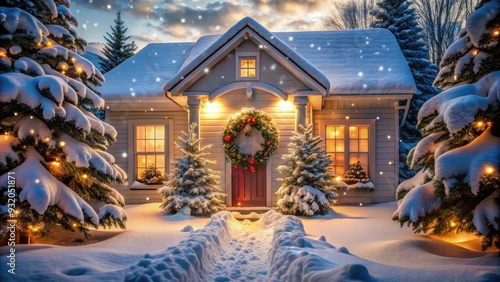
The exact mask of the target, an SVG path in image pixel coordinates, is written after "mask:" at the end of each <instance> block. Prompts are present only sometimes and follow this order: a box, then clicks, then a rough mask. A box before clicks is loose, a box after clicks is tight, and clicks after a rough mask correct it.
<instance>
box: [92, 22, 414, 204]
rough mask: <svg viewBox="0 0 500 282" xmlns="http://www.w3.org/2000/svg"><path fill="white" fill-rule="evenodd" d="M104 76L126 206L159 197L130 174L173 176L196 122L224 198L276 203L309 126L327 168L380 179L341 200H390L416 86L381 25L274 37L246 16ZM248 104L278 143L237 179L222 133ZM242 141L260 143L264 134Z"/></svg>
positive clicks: (156, 48) (156, 47)
mask: <svg viewBox="0 0 500 282" xmlns="http://www.w3.org/2000/svg"><path fill="white" fill-rule="evenodd" d="M105 77H106V82H105V83H104V84H103V85H102V87H101V88H100V89H99V91H100V92H101V94H102V97H103V98H104V99H105V100H106V105H107V107H106V119H107V121H108V122H109V123H110V124H111V125H113V126H114V127H115V128H116V129H117V131H118V141H117V142H116V143H115V144H113V145H112V146H111V147H110V148H109V152H110V153H111V154H113V155H114V156H115V158H116V162H117V164H118V165H119V166H120V167H121V168H123V169H124V170H125V171H127V172H128V176H129V181H128V182H127V183H125V184H123V185H116V187H115V188H117V189H118V190H119V191H120V192H121V193H122V195H124V197H125V200H126V202H127V203H128V204H135V203H144V202H147V201H159V200H160V199H161V196H160V195H159V194H158V192H157V191H156V188H158V186H155V185H144V184H142V183H139V182H138V181H137V179H138V177H139V175H140V173H141V172H142V171H143V170H144V169H145V168H146V166H147V164H148V163H154V164H155V165H156V166H157V167H158V168H159V169H160V170H162V171H165V172H166V173H168V172H169V163H170V162H172V161H173V160H174V159H175V158H177V157H180V156H181V154H180V152H179V150H176V149H175V146H174V141H175V140H176V138H177V136H180V135H181V131H186V130H187V128H188V124H189V123H191V122H196V123H197V124H199V127H198V132H199V135H200V137H201V138H202V142H203V143H204V144H213V147H212V148H211V149H210V150H209V152H210V156H209V157H210V158H211V159H214V160H216V161H217V165H216V166H215V167H213V168H214V169H216V170H219V171H221V173H222V180H221V186H222V188H223V189H224V191H225V192H226V193H227V194H228V197H227V198H226V203H227V205H228V206H237V205H238V206H267V207H272V206H273V205H275V203H276V195H275V193H274V192H275V191H276V190H277V189H278V188H279V186H280V184H279V182H278V181H277V180H276V179H277V178H278V177H280V175H279V173H278V172H277V171H276V168H277V167H278V166H279V165H282V164H284V162H283V160H282V159H281V157H282V155H283V154H286V153H287V144H288V142H289V140H290V137H291V136H292V131H294V130H295V129H296V128H297V125H298V124H305V123H306V122H309V123H313V126H314V132H315V134H318V135H320V136H322V137H323V138H324V145H325V148H326V150H327V152H328V153H329V154H330V155H331V157H332V159H333V161H334V163H333V165H332V169H333V171H334V173H336V174H337V175H338V176H341V175H342V174H343V173H344V172H345V171H346V170H347V169H348V167H349V164H352V163H356V162H357V161H360V163H361V165H362V166H363V168H364V169H365V171H367V172H368V175H369V177H370V179H371V182H372V183H373V184H374V185H375V190H374V191H373V192H371V193H364V194H361V193H350V192H347V194H346V195H342V193H341V195H340V197H339V202H340V203H360V202H363V203H375V202H387V201H393V200H395V188H396V186H397V184H398V169H399V167H398V165H397V164H398V162H399V153H398V151H399V144H398V142H399V141H398V136H399V125H400V122H401V121H400V114H402V113H404V114H403V116H406V113H407V111H408V107H409V101H410V99H411V97H412V95H413V94H414V93H416V87H415V82H414V80H413V77H412V75H411V72H410V69H409V67H408V64H407V62H406V60H405V58H404V56H403V54H402V52H401V50H400V48H399V46H398V44H397V42H396V40H395V38H394V36H393V35H392V34H391V33H390V32H389V31H387V30H385V29H366V30H343V31H308V32H274V33H273V32H270V31H268V30H267V29H266V28H264V27H263V26H262V25H260V24H259V23H257V22H256V21H255V20H253V19H251V18H244V19H242V20H241V21H240V22H238V23H237V24H235V25H234V26H233V27H231V28H230V29H229V30H227V31H226V32H225V33H224V34H221V35H208V36H203V37H201V38H199V39H198V40H197V41H196V42H194V43H193V42H189V43H153V44H149V45H147V46H146V47H144V48H143V49H142V50H140V51H139V52H138V53H137V54H136V55H134V56H133V57H131V58H129V59H128V60H127V61H125V62H124V63H122V64H121V65H119V66H118V67H116V68H115V69H113V70H112V71H110V72H108V73H106V76H105ZM400 105H405V106H400ZM244 107H254V108H256V109H259V110H262V111H264V112H266V113H267V115H268V116H270V117H271V118H272V120H273V121H274V122H275V124H276V126H277V128H278V129H279V132H280V142H279V146H278V148H277V150H276V151H275V152H274V154H272V155H271V156H269V161H268V162H267V164H266V166H265V168H263V169H260V170H259V171H257V172H255V173H252V172H249V171H247V172H245V173H242V174H240V175H239V176H236V177H235V175H234V173H235V171H237V170H234V169H232V168H231V165H230V163H229V162H226V160H225V154H224V149H223V147H222V145H223V142H224V136H223V132H224V130H225V127H226V125H227V122H228V119H229V117H230V116H232V115H234V114H236V113H238V112H239V111H240V110H241V109H242V108H244ZM257 135H258V134H257ZM248 138H254V139H252V141H251V142H250V143H252V142H253V144H254V145H255V142H257V144H259V143H258V142H259V141H258V138H259V136H253V137H252V136H251V137H248ZM238 139H245V138H238ZM256 140H257V141H256ZM247 141H248V140H247ZM241 146H243V145H241ZM250 154H251V152H250ZM255 183H258V185H256V184H255Z"/></svg>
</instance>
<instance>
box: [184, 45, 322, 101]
mask: <svg viewBox="0 0 500 282" xmlns="http://www.w3.org/2000/svg"><path fill="white" fill-rule="evenodd" d="M253 53H257V54H258V55H259V56H258V57H259V64H258V65H259V74H260V75H259V78H258V79H256V80H254V81H256V82H262V83H267V84H270V85H272V86H274V87H276V88H278V89H280V90H281V91H282V92H284V93H294V92H296V91H311V90H312V89H311V88H310V87H308V86H306V85H305V84H304V83H303V82H302V81H300V79H298V78H297V77H296V76H294V75H293V74H292V73H291V72H290V71H288V70H287V68H286V67H284V66H283V65H282V64H280V63H279V62H278V61H276V60H275V59H274V58H273V57H272V56H271V55H269V54H267V52H266V51H265V50H262V49H261V48H259V46H258V45H257V44H256V43H255V42H254V41H253V40H250V39H247V40H245V41H243V42H242V43H241V44H240V45H239V46H237V47H236V48H235V49H234V50H233V51H231V52H230V53H229V54H228V55H226V57H224V58H222V59H221V60H220V61H219V62H217V63H216V64H215V65H214V66H213V67H212V68H210V69H208V71H207V72H205V73H204V74H203V76H202V77H200V78H199V79H198V80H196V81H195V82H193V83H192V84H191V86H190V87H189V88H188V89H187V90H186V92H197V93H212V92H214V91H216V90H217V89H220V88H221V87H223V86H225V85H227V84H229V83H233V82H236V81H240V80H238V78H237V71H238V63H237V54H253Z"/></svg>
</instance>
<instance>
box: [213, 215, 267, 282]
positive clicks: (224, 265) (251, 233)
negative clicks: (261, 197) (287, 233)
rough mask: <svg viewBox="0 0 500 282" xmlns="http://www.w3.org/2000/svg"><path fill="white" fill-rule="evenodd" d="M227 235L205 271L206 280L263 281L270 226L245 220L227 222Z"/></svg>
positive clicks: (265, 272) (265, 273) (265, 270)
mask: <svg viewBox="0 0 500 282" xmlns="http://www.w3.org/2000/svg"><path fill="white" fill-rule="evenodd" d="M230 225H231V228H230V234H229V237H230V238H231V239H230V240H229V242H227V244H226V245H225V246H223V247H222V248H221V250H220V257H219V260H218V261H217V263H216V264H215V266H214V267H213V269H212V270H211V271H210V272H209V274H208V275H207V276H208V280H210V281H231V280H234V281H264V280H265V278H266V275H267V265H268V263H269V261H268V253H269V248H270V246H271V241H272V238H273V230H272V229H263V228H262V227H260V226H259V224H257V223H256V222H250V221H248V220H245V221H243V222H240V221H232V222H231V223H230Z"/></svg>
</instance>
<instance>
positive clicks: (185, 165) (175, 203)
mask: <svg viewBox="0 0 500 282" xmlns="http://www.w3.org/2000/svg"><path fill="white" fill-rule="evenodd" d="M196 126H197V125H196V123H192V124H191V125H190V126H189V131H188V133H185V132H183V134H184V138H183V137H182V136H179V140H180V144H178V143H175V145H176V147H177V148H178V149H179V150H180V151H181V152H182V153H183V154H184V157H182V158H179V159H177V160H176V161H177V162H175V163H174V164H173V168H174V171H173V172H172V173H171V175H170V176H169V180H168V181H167V183H166V185H165V186H164V187H162V188H160V190H159V191H160V193H162V194H163V198H164V201H163V204H162V205H161V207H162V208H163V210H164V211H165V213H167V214H175V213H177V212H179V211H181V210H182V212H183V213H184V214H190V215H207V214H213V213H216V212H218V211H221V210H224V209H225V208H226V206H225V204H224V201H223V200H222V198H223V197H225V196H226V194H224V193H221V191H222V190H221V189H220V187H219V179H220V176H219V175H218V174H219V172H218V171H214V170H212V169H210V168H208V167H207V166H208V165H212V164H215V161H211V160H207V159H206V158H205V156H206V155H208V153H205V152H204V151H205V150H206V149H208V148H210V147H212V145H207V146H204V147H200V138H198V137H197V135H196V133H195V131H194V130H195V128H196Z"/></svg>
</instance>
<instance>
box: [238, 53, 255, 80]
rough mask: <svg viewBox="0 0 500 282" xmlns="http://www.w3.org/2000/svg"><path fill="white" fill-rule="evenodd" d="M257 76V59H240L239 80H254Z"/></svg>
mask: <svg viewBox="0 0 500 282" xmlns="http://www.w3.org/2000/svg"><path fill="white" fill-rule="evenodd" d="M256 76H257V58H256V57H240V78H255V77H256Z"/></svg>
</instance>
